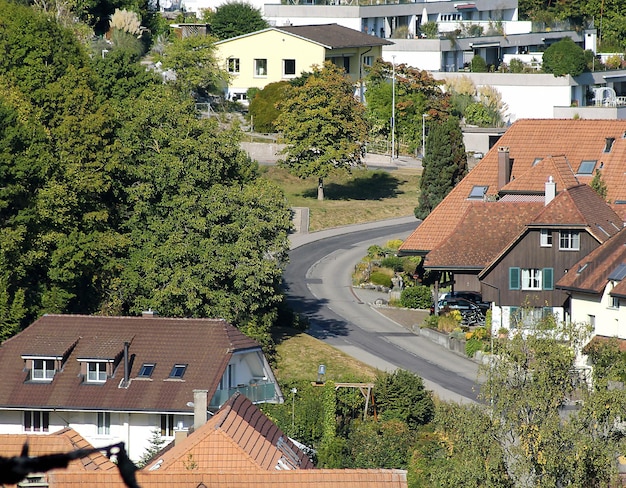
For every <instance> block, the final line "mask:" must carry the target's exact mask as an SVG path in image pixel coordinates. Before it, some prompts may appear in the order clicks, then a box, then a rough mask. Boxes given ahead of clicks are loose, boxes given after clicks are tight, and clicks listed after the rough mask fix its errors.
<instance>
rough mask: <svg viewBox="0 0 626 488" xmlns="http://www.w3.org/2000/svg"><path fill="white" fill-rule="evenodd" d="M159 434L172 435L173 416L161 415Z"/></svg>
mask: <svg viewBox="0 0 626 488" xmlns="http://www.w3.org/2000/svg"><path fill="white" fill-rule="evenodd" d="M161 435H162V436H169V437H172V436H173V435H174V416H173V415H172V414H169V415H161Z"/></svg>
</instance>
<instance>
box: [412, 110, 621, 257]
mask: <svg viewBox="0 0 626 488" xmlns="http://www.w3.org/2000/svg"><path fill="white" fill-rule="evenodd" d="M625 133H626V121H625V120H555V119H542V120H531V119H528V120H519V121H517V122H515V123H514V124H513V125H512V126H511V127H510V128H509V129H508V130H507V131H506V133H505V134H504V135H503V136H502V137H501V138H500V140H499V141H498V144H497V146H494V147H493V148H492V149H491V150H490V151H489V152H488V153H487V155H486V156H485V157H484V158H483V159H482V160H481V161H480V162H479V163H478V164H477V165H476V166H475V167H474V168H473V169H472V170H471V171H470V172H469V174H468V175H467V176H466V177H465V178H464V179H463V180H462V181H461V182H460V183H459V184H458V185H457V186H456V187H455V188H454V189H453V190H452V191H451V192H450V193H449V194H448V196H446V198H444V200H443V201H442V202H441V203H440V204H439V205H438V206H437V207H436V208H435V209H434V210H433V211H432V212H431V214H430V215H429V216H428V217H427V218H426V219H424V221H423V222H422V223H421V224H420V225H419V226H418V227H417V229H416V230H415V231H414V232H413V234H411V236H409V237H408V238H407V239H406V241H405V242H404V243H403V244H402V246H401V247H400V251H403V252H407V253H421V254H425V253H427V252H429V251H431V250H432V249H434V248H435V247H437V246H438V245H439V244H441V243H442V242H443V241H444V240H445V239H447V238H448V237H449V236H450V234H451V233H452V232H453V231H454V229H455V228H456V227H457V225H458V223H459V221H460V220H461V217H462V216H463V215H464V213H465V211H466V209H467V208H468V207H469V206H470V205H471V202H472V200H469V199H468V195H469V194H470V192H471V190H472V188H473V187H474V186H477V185H478V186H487V187H488V190H487V195H495V194H497V193H498V191H499V188H498V147H508V148H509V154H510V158H511V160H512V169H511V180H510V181H511V183H512V182H515V181H517V180H520V179H521V181H522V182H525V183H524V186H528V187H529V188H528V189H534V190H538V189H539V188H541V185H543V184H544V183H545V181H546V180H545V176H546V172H545V171H544V170H543V169H541V166H540V168H539V170H535V171H534V172H532V173H529V175H531V174H532V179H530V176H529V175H525V173H527V172H528V171H529V170H531V169H532V168H533V165H537V164H541V163H537V160H538V159H545V158H550V159H552V162H549V164H550V165H552V166H553V167H554V168H555V170H556V169H557V168H560V169H561V171H559V175H556V174H555V175H552V176H553V177H554V178H555V179H557V178H562V181H563V182H564V183H563V184H564V185H565V186H564V187H561V188H559V187H558V186H557V191H560V190H562V189H563V188H566V187H567V182H568V181H569V182H571V181H572V179H571V172H574V173H576V171H578V167H579V165H580V163H581V161H583V160H595V161H597V163H596V166H595V167H596V168H599V169H600V168H601V169H600V171H601V174H602V179H603V181H604V183H605V184H606V186H607V190H608V193H607V201H609V202H612V203H613V204H614V205H615V207H616V211H617V212H618V213H619V214H620V215H623V214H626V208H624V207H626V205H622V204H617V205H616V202H620V201H624V202H626V172H625V171H624V161H626V139H625V138H624V134H625ZM607 137H614V138H615V141H614V143H613V146H612V148H611V151H610V152H608V153H605V152H604V149H605V146H606V138H607ZM566 162H567V166H566ZM544 165H545V166H548V162H546V163H544ZM576 179H577V180H578V182H579V183H589V182H590V181H591V179H592V176H591V175H576ZM558 181H559V180H558V179H557V185H558ZM511 183H509V185H511V186H510V189H511V190H513V189H515V190H516V191H518V190H519V188H517V184H516V183H515V184H511Z"/></svg>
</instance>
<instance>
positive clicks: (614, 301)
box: [609, 295, 619, 308]
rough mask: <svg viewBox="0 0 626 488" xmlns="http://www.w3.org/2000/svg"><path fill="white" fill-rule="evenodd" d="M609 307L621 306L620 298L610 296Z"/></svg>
mask: <svg viewBox="0 0 626 488" xmlns="http://www.w3.org/2000/svg"><path fill="white" fill-rule="evenodd" d="M609 308H619V298H618V297H614V296H613V295H610V296H609Z"/></svg>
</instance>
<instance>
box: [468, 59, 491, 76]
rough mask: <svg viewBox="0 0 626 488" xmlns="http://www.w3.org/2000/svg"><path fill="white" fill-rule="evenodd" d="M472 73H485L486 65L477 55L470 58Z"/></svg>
mask: <svg viewBox="0 0 626 488" xmlns="http://www.w3.org/2000/svg"><path fill="white" fill-rule="evenodd" d="M470 69H471V70H472V73H486V72H487V63H486V61H485V60H484V59H483V58H481V57H480V56H479V55H478V54H477V55H476V56H474V57H473V58H472V62H471V68H470Z"/></svg>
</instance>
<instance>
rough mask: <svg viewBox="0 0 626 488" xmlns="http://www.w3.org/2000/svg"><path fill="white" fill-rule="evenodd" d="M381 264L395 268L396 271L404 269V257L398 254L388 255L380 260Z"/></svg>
mask: <svg viewBox="0 0 626 488" xmlns="http://www.w3.org/2000/svg"><path fill="white" fill-rule="evenodd" d="M380 265H381V266H382V267H383V268H389V269H393V270H394V271H396V272H398V271H402V270H403V268H404V265H403V263H402V258H399V257H398V256H389V257H386V258H385V259H383V260H382V261H381V262H380Z"/></svg>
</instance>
